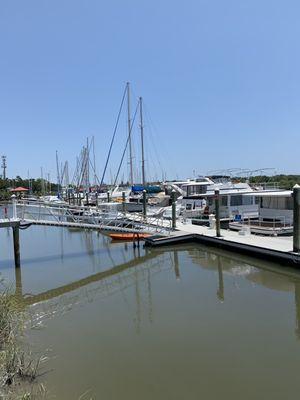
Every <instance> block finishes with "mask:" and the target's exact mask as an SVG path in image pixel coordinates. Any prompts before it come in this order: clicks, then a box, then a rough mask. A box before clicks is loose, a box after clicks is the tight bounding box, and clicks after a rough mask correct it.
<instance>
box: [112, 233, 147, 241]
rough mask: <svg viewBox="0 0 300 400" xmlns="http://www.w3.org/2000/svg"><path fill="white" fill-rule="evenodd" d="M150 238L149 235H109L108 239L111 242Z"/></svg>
mask: <svg viewBox="0 0 300 400" xmlns="http://www.w3.org/2000/svg"><path fill="white" fill-rule="evenodd" d="M149 236H151V235H150V234H149V233H110V234H109V237H110V238H111V239H112V240H130V241H134V240H143V239H145V238H147V237H149Z"/></svg>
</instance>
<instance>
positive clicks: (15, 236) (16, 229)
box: [12, 225, 20, 268]
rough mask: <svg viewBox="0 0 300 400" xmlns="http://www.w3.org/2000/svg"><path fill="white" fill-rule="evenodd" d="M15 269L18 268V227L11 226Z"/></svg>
mask: <svg viewBox="0 0 300 400" xmlns="http://www.w3.org/2000/svg"><path fill="white" fill-rule="evenodd" d="M12 230H13V239H14V255H15V267H16V268H20V228H19V225H16V226H13V227H12Z"/></svg>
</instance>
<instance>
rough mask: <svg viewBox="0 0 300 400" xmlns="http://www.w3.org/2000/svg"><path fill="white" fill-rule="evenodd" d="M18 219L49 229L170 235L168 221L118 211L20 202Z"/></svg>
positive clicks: (169, 222) (161, 217)
mask: <svg viewBox="0 0 300 400" xmlns="http://www.w3.org/2000/svg"><path fill="white" fill-rule="evenodd" d="M17 215H18V218H20V219H21V220H22V221H24V222H31V223H44V224H47V222H48V223H49V224H52V225H57V226H59V225H62V226H66V225H67V224H68V223H69V225H70V226H74V225H76V226H78V227H82V228H89V227H90V228H93V227H95V228H97V229H100V230H116V231H123V232H124V231H125V232H137V233H138V232H142V231H144V232H149V233H152V234H162V235H167V234H170V233H171V231H172V227H171V221H169V220H165V219H164V218H163V216H161V215H160V216H152V217H144V216H143V215H142V214H139V213H130V214H129V213H126V212H119V211H114V210H113V211H109V212H103V211H100V210H98V209H97V208H96V207H86V206H82V207H79V206H78V207H72V206H66V205H60V204H56V205H51V206H49V204H46V203H38V204H37V203H36V202H35V203H29V204H28V202H26V203H25V202H19V203H18V204H17Z"/></svg>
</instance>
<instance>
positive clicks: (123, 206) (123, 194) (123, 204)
mask: <svg viewBox="0 0 300 400" xmlns="http://www.w3.org/2000/svg"><path fill="white" fill-rule="evenodd" d="M125 201H126V199H125V192H122V211H123V213H125Z"/></svg>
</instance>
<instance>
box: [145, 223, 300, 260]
mask: <svg viewBox="0 0 300 400" xmlns="http://www.w3.org/2000/svg"><path fill="white" fill-rule="evenodd" d="M191 242H195V243H196V242H197V243H202V244H205V245H209V246H215V247H218V248H222V249H226V250H229V251H233V252H235V253H242V254H247V255H250V256H254V257H258V258H262V259H266V260H269V261H275V262H279V263H280V264H285V265H290V266H291V265H292V266H297V267H299V266H300V253H295V252H293V251H292V250H293V238H292V237H290V236H285V237H268V236H257V235H253V234H245V235H241V234H239V233H238V232H233V231H230V230H227V229H221V237H217V236H216V230H215V229H210V228H209V227H206V226H199V225H192V224H188V223H187V224H185V223H182V222H178V223H177V227H176V230H174V231H173V232H172V233H171V234H170V235H169V236H168V237H160V236H158V235H157V236H155V235H154V236H150V237H148V238H146V239H145V246H153V247H154V246H155V247H158V246H165V245H177V244H182V243H191Z"/></svg>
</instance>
